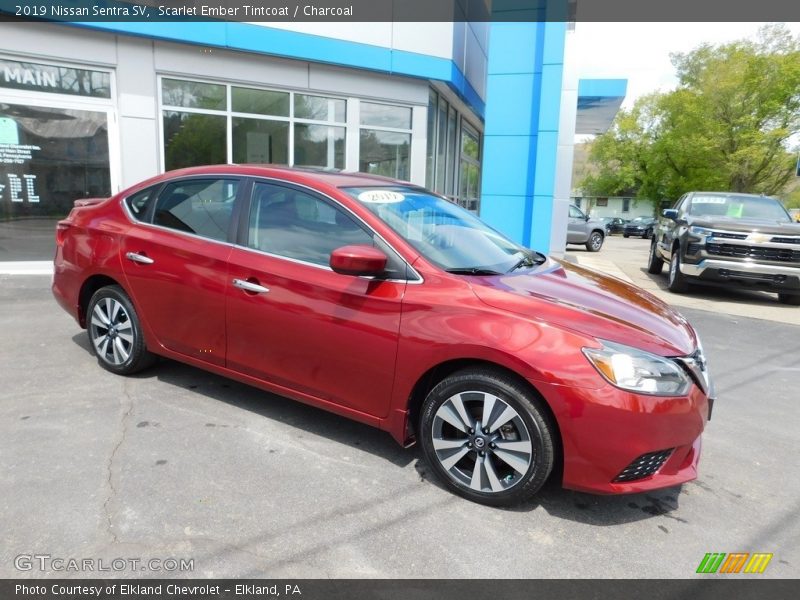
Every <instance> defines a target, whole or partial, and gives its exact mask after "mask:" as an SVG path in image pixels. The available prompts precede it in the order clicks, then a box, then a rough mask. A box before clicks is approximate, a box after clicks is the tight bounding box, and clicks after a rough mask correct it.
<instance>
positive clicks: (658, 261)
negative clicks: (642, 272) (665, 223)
mask: <svg viewBox="0 0 800 600" xmlns="http://www.w3.org/2000/svg"><path fill="white" fill-rule="evenodd" d="M663 269H664V259H663V258H661V257H660V256H659V255H658V246H657V244H656V240H655V239H653V241H652V242H650V257H649V258H648V260H647V272H648V273H652V274H653V275H660V274H661V271H662V270H663Z"/></svg>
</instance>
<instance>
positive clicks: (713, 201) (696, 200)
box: [692, 196, 727, 204]
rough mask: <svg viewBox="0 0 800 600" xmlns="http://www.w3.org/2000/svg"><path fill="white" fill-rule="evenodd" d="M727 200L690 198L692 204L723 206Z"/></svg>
mask: <svg viewBox="0 0 800 600" xmlns="http://www.w3.org/2000/svg"><path fill="white" fill-rule="evenodd" d="M726 201H727V198H720V197H718V196H695V197H694V198H692V204H725V202H726Z"/></svg>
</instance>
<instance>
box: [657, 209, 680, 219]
mask: <svg viewBox="0 0 800 600" xmlns="http://www.w3.org/2000/svg"><path fill="white" fill-rule="evenodd" d="M661 214H662V215H663V216H664V217H666V218H667V219H672V220H673V221H677V220H678V211H677V210H675V209H674V208H665V209H664V210H662V211H661Z"/></svg>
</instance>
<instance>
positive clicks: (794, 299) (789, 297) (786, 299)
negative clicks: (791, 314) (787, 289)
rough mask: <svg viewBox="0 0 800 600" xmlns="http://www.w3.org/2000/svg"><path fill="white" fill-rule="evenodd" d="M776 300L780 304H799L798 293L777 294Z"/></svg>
mask: <svg viewBox="0 0 800 600" xmlns="http://www.w3.org/2000/svg"><path fill="white" fill-rule="evenodd" d="M778 302H780V303H781V304H788V305H789V306H800V294H784V293H783V292H781V293H779V294H778Z"/></svg>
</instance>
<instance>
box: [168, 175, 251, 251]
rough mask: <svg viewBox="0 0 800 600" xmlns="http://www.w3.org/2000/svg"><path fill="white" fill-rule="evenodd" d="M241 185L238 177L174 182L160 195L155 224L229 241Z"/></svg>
mask: <svg viewBox="0 0 800 600" xmlns="http://www.w3.org/2000/svg"><path fill="white" fill-rule="evenodd" d="M238 189H239V181H238V180H236V179H227V178H225V179H222V178H215V179H192V180H188V181H177V182H174V183H171V184H169V185H167V186H166V187H165V188H164V190H163V191H162V192H161V194H160V195H159V197H158V202H157V203H156V207H155V213H154V215H153V224H154V225H160V226H161V227H167V228H169V229H175V230H176V231H184V232H186V233H191V234H194V235H199V236H201V237H205V238H209V239H212V240H217V241H226V240H228V237H229V231H230V229H231V221H232V216H233V207H234V204H235V200H236V193H237V191H238Z"/></svg>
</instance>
